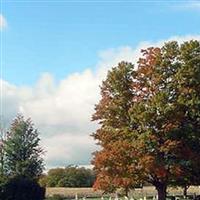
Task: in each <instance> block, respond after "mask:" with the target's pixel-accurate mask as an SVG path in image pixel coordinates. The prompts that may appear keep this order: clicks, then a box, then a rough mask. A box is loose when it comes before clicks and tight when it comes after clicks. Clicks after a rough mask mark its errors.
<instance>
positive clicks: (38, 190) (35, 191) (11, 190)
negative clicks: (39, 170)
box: [1, 177, 45, 200]
mask: <svg viewBox="0 0 200 200" xmlns="http://www.w3.org/2000/svg"><path fill="white" fill-rule="evenodd" d="M1 199H4V200H13V199H14V200H43V199H45V188H42V187H40V185H39V184H38V183H37V182H36V181H33V180H30V179H27V178H24V177H15V178H12V179H10V180H9V181H8V182H7V183H6V184H5V185H3V188H2V190H1Z"/></svg>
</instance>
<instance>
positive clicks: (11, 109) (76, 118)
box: [0, 0, 200, 169]
mask: <svg viewBox="0 0 200 200" xmlns="http://www.w3.org/2000/svg"><path fill="white" fill-rule="evenodd" d="M0 33H1V54H0V55H1V60H0V64H1V105H2V106H1V116H2V119H1V121H2V122H1V124H4V125H5V127H6V126H8V124H9V123H10V122H11V120H12V119H13V118H14V117H15V116H16V114H17V113H22V114H23V115H25V117H31V118H32V120H33V122H34V123H35V126H36V127H37V128H38V130H39V132H40V137H41V145H42V146H43V148H44V149H45V151H46V154H45V162H46V166H47V168H48V169H49V168H52V167H58V166H59V167H63V166H66V165H69V164H77V165H85V166H86V165H90V161H91V158H92V156H91V153H92V152H94V151H96V150H97V149H98V147H97V146H96V145H95V141H94V140H93V138H92V137H91V136H90V135H91V134H92V132H94V131H95V130H96V129H97V127H98V125H97V124H96V123H94V122H91V116H92V113H94V105H95V104H96V103H98V101H99V99H100V89H99V86H100V85H101V82H102V80H103V79H105V77H106V73H107V70H109V69H110V68H111V67H114V66H116V65H117V63H118V62H120V61H122V60H125V61H130V62H133V63H135V62H136V61H137V59H138V57H139V56H140V55H141V54H140V49H142V48H147V47H149V46H162V45H163V43H164V42H166V41H170V40H177V41H179V42H180V43H181V42H183V41H185V40H190V39H197V40H200V1H181V0H179V1H172V0H171V1H170V0H169V1H164V0H163V1H162V0H160V1H156V0H152V1H151V0H149V1H147V0H145V1H144V0H142V1H139V0H138V1H136V0H132V1H131V0H124V1H120V0H108V1H105V0H93V1H91V0H82V1H81V0H74V1H72V0H68V1H67V0H57V1H55V0H54V1H53V0H52V1H51V0H49V1H46V0H40V1H39V0H35V1H29V0H26V1H24V0H1V12H0Z"/></svg>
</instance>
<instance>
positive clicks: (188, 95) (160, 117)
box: [93, 41, 200, 200]
mask: <svg viewBox="0 0 200 200" xmlns="http://www.w3.org/2000/svg"><path fill="white" fill-rule="evenodd" d="M142 53H143V56H142V57H141V58H140V59H139V61H138V64H137V67H136V68H137V70H134V69H133V65H132V64H130V63H129V64H127V63H123V65H124V69H126V70H122V69H123V67H122V64H120V65H119V66H118V67H116V68H114V69H112V71H110V72H109V73H108V76H107V79H106V81H105V82H103V86H102V99H101V101H100V103H99V104H98V105H97V106H96V113H95V114H94V117H93V119H94V120H98V121H99V123H100V128H99V129H98V130H97V131H96V133H94V134H93V136H94V138H95V139H97V140H98V141H99V144H100V145H101V146H102V150H100V151H99V152H97V153H96V154H95V157H94V161H93V163H94V164H95V166H96V168H97V171H98V172H99V173H98V174H99V175H98V176H97V183H96V185H98V184H100V183H101V181H99V180H104V182H105V180H106V179H108V180H109V181H111V182H112V183H111V184H114V185H115V183H114V181H113V180H114V178H116V177H118V178H120V179H122V180H123V178H124V173H125V174H126V177H128V178H129V181H130V180H132V181H133V182H134V183H138V182H143V181H146V182H149V183H151V184H152V185H154V186H155V188H156V189H157V191H158V198H159V200H163V199H165V198H166V189H167V186H168V185H170V184H175V185H179V184H180V183H181V182H185V184H192V183H194V184H196V183H199V175H198V174H199V169H198V167H197V166H199V160H200V153H199V152H200V87H199V86H200V79H199V77H200V43H199V42H198V41H189V42H185V43H183V44H181V45H179V44H178V43H177V42H169V43H166V44H165V45H164V46H163V47H162V48H154V47H151V48H148V49H146V50H143V51H142ZM128 66H132V67H131V68H129V67H128ZM127 69H129V70H127ZM122 72H123V73H122ZM116 74H117V75H116ZM127 78H128V79H127ZM116 88H117V89H116ZM127 94H129V95H127ZM124 142H126V145H127V146H126V147H124V148H123V143H124ZM117 144H121V145H119V146H121V148H122V149H123V151H121V152H123V153H122V154H119V155H121V156H123V155H124V157H123V158H124V159H121V157H120V156H119V155H118V154H117V152H119V149H118V147H119V146H118V145H117ZM116 149H117V150H116ZM115 152H116V153H115ZM126 153H127V154H128V156H127V154H126ZM111 154H114V155H116V157H115V156H114V157H113V156H112V155H111ZM117 157H118V158H120V160H121V161H120V160H117ZM114 158H115V159H114ZM126 158H127V160H126ZM116 166H120V167H121V169H122V171H121V173H119V172H118V171H117V170H116ZM127 168H128V169H132V171H128V169H127ZM117 169H119V168H117ZM126 172H127V173H126ZM184 175H187V179H184V180H183V179H182V180H181V179H180V177H181V176H182V177H183V176H184ZM100 177H101V179H100ZM103 177H105V178H106V179H103ZM108 177H109V178H108ZM115 186H116V187H117V186H118V187H119V186H120V185H115ZM100 187H101V184H100Z"/></svg>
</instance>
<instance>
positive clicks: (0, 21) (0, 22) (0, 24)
mask: <svg viewBox="0 0 200 200" xmlns="http://www.w3.org/2000/svg"><path fill="white" fill-rule="evenodd" d="M6 27H7V21H6V19H5V17H4V16H3V15H2V14H0V30H2V29H4V28H6Z"/></svg>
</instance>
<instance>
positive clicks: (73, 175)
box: [40, 166, 95, 187]
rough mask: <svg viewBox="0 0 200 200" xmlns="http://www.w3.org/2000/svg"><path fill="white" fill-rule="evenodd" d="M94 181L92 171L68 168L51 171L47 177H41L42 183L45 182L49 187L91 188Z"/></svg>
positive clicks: (74, 167) (82, 168)
mask: <svg viewBox="0 0 200 200" xmlns="http://www.w3.org/2000/svg"><path fill="white" fill-rule="evenodd" d="M94 179H95V175H94V172H93V171H92V170H90V169H85V168H84V167H81V168H78V167H76V166H68V167H66V168H55V169H50V170H49V172H48V175H47V176H46V177H45V176H43V177H41V179H40V183H41V182H43V184H45V185H46V186H47V187H91V186H92V185H93V183H94Z"/></svg>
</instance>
